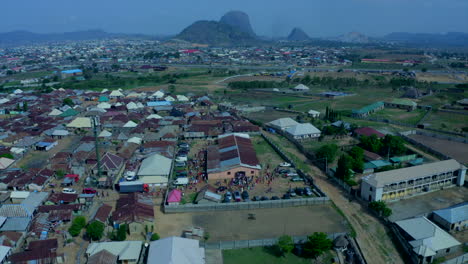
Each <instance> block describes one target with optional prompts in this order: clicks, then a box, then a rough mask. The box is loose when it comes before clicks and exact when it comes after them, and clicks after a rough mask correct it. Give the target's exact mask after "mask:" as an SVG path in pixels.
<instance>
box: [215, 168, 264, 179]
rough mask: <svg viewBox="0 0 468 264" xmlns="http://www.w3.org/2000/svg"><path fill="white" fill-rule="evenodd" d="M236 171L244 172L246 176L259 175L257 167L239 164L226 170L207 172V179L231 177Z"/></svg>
mask: <svg viewBox="0 0 468 264" xmlns="http://www.w3.org/2000/svg"><path fill="white" fill-rule="evenodd" d="M236 172H245V175H246V176H248V177H251V176H259V175H260V170H258V169H253V168H247V167H243V166H239V167H236V168H233V169H230V170H226V171H222V172H215V173H208V179H209V180H223V179H233V178H234V176H235V175H236ZM252 172H253V173H252Z"/></svg>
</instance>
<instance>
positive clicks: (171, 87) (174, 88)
mask: <svg viewBox="0 0 468 264" xmlns="http://www.w3.org/2000/svg"><path fill="white" fill-rule="evenodd" d="M175 91H176V87H175V85H173V84H171V85H169V92H170V93H171V94H173V93H175Z"/></svg>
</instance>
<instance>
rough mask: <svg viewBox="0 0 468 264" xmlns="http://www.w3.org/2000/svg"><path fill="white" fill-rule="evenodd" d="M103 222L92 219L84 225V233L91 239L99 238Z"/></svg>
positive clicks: (102, 231) (102, 229) (102, 230)
mask: <svg viewBox="0 0 468 264" xmlns="http://www.w3.org/2000/svg"><path fill="white" fill-rule="evenodd" d="M104 228H105V226H104V224H103V223H101V222H99V221H93V222H92V223H91V224H89V225H88V226H87V227H86V233H87V234H88V236H89V237H90V238H91V239H92V240H100V239H101V238H102V234H103V233H104Z"/></svg>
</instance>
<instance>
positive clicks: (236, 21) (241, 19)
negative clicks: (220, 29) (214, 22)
mask: <svg viewBox="0 0 468 264" xmlns="http://www.w3.org/2000/svg"><path fill="white" fill-rule="evenodd" d="M219 22H221V23H224V24H227V25H230V26H231V27H233V28H236V29H238V30H240V31H242V32H244V33H247V34H248V35H250V36H252V37H253V36H255V32H254V31H253V29H252V26H251V25H250V18H249V15H247V14H246V13H244V12H242V11H230V12H227V13H226V14H225V15H224V16H222V17H221V19H220V20H219Z"/></svg>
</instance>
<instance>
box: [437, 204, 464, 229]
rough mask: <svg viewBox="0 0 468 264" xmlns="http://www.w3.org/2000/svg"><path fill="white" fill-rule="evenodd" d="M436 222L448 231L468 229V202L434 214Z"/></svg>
mask: <svg viewBox="0 0 468 264" xmlns="http://www.w3.org/2000/svg"><path fill="white" fill-rule="evenodd" d="M433 218H434V221H435V222H436V223H437V224H439V225H440V226H442V227H443V228H444V229H446V230H448V231H461V230H465V229H468V202H464V203H461V204H457V205H454V206H451V207H448V208H445V209H440V210H436V211H434V212H433Z"/></svg>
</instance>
